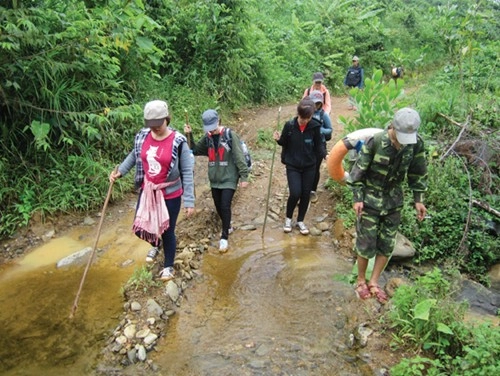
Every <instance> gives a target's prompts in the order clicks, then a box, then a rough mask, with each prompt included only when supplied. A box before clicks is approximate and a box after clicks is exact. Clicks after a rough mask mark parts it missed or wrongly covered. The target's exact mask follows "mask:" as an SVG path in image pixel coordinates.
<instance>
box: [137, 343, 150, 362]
mask: <svg viewBox="0 0 500 376" xmlns="http://www.w3.org/2000/svg"><path fill="white" fill-rule="evenodd" d="M135 348H136V349H137V359H138V360H139V361H141V362H144V361H145V360H146V358H147V354H146V349H145V348H144V346H143V345H136V346H135Z"/></svg>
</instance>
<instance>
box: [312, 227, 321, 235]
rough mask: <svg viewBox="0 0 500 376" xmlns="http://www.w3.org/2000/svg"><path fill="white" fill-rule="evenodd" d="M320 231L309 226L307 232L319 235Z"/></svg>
mask: <svg viewBox="0 0 500 376" xmlns="http://www.w3.org/2000/svg"><path fill="white" fill-rule="evenodd" d="M322 233H323V231H321V230H320V229H318V228H316V227H314V226H313V227H310V228H309V234H310V235H312V236H321V234H322Z"/></svg>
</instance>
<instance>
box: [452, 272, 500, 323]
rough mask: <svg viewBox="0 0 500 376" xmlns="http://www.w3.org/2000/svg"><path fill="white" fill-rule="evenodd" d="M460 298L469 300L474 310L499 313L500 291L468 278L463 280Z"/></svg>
mask: <svg viewBox="0 0 500 376" xmlns="http://www.w3.org/2000/svg"><path fill="white" fill-rule="evenodd" d="M458 300H459V301H467V302H469V306H470V307H471V308H472V309H473V310H475V311H479V312H481V313H486V314H489V315H497V314H498V310H499V309H500V293H498V292H495V291H490V290H488V289H487V288H486V287H484V286H483V285H481V284H480V283H477V282H474V281H470V280H468V279H465V280H463V281H462V290H461V291H460V293H459V294H458Z"/></svg>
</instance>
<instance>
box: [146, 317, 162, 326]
mask: <svg viewBox="0 0 500 376" xmlns="http://www.w3.org/2000/svg"><path fill="white" fill-rule="evenodd" d="M160 316H161V315H160ZM146 322H147V323H148V325H154V324H155V322H156V319H155V318H154V317H148V319H147V320H146Z"/></svg>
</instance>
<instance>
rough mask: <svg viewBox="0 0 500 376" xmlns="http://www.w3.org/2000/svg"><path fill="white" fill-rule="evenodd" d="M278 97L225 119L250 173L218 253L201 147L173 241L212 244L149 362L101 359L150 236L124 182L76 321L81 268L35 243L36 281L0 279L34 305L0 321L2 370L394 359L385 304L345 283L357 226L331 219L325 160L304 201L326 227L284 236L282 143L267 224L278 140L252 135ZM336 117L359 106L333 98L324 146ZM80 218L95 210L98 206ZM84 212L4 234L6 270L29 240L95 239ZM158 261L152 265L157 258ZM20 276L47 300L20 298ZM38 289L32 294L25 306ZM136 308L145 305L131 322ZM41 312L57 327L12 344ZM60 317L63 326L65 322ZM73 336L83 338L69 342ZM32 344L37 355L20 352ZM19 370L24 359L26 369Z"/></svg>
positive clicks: (344, 363)
mask: <svg viewBox="0 0 500 376" xmlns="http://www.w3.org/2000/svg"><path fill="white" fill-rule="evenodd" d="M278 109H279V107H277V106H276V107H272V108H255V109H247V110H245V111H241V112H240V113H238V114H235V119H237V120H236V121H234V122H233V123H231V124H228V125H229V126H230V127H231V128H232V129H234V130H235V131H236V132H238V134H239V135H240V136H241V138H243V139H244V140H245V141H246V142H247V144H248V145H249V147H250V149H251V153H252V157H253V161H254V163H253V166H254V167H253V176H252V179H251V184H250V185H249V186H248V187H247V188H245V189H241V190H238V191H237V193H236V195H235V198H234V201H233V225H234V226H235V228H236V231H235V232H234V233H233V234H231V236H230V240H229V241H230V248H229V251H228V252H227V253H225V254H219V253H218V251H217V242H218V239H219V234H220V224H219V221H218V218H217V216H216V214H215V210H214V208H213V202H212V199H211V195H210V190H209V185H208V179H207V173H206V172H207V171H206V159H205V158H203V157H200V158H197V159H196V167H195V180H196V195H197V201H196V209H197V213H196V215H195V216H194V217H193V218H189V219H183V218H180V221H179V223H178V228H177V230H178V231H177V232H178V242H179V243H181V244H198V243H199V242H200V241H203V244H205V245H206V251H205V252H204V253H203V254H202V255H201V256H200V260H199V263H200V265H199V268H198V269H197V271H196V273H195V275H196V276H195V278H192V279H189V280H186V279H183V280H182V285H183V292H182V299H181V301H182V304H181V303H180V302H179V303H178V304H177V305H176V306H175V307H174V311H175V314H174V315H173V316H172V317H171V318H170V319H169V320H168V322H167V324H166V325H165V326H164V327H162V329H161V333H160V335H159V339H158V342H157V343H156V345H155V346H154V350H153V351H150V352H149V353H148V358H147V361H145V362H137V363H135V364H132V365H127V366H123V361H122V362H120V361H118V362H117V363H116V364H113V363H112V362H113V361H115V362H116V359H120V358H119V357H118V356H114V355H113V354H111V355H113V356H110V357H107V358H106V360H103V351H102V349H103V348H104V347H105V346H106V344H108V343H109V342H110V340H111V341H112V340H113V338H112V336H111V337H110V333H112V332H113V328H114V327H116V325H117V323H118V322H120V321H123V320H125V319H124V316H123V313H120V312H121V311H122V306H121V305H123V304H124V302H123V301H122V302H120V298H119V296H118V293H117V292H118V290H119V289H120V287H121V286H123V284H124V283H125V282H126V281H127V279H128V278H130V276H131V275H132V273H133V271H134V268H137V267H139V266H141V265H143V264H144V257H145V253H146V252H147V250H148V245H147V244H146V243H145V242H141V241H139V240H137V239H136V238H135V237H134V236H133V235H132V234H131V233H130V223H131V221H132V217H133V208H134V205H135V200H136V197H135V195H133V194H130V195H129V196H127V198H126V199H125V200H123V201H120V202H111V203H110V206H109V208H108V211H107V215H106V220H105V221H104V224H103V230H102V235H101V240H100V252H99V256H98V260H97V262H96V263H95V266H93V267H92V269H91V273H90V274H89V276H88V279H89V281H88V282H87V283H88V286H86V289H90V291H87V292H86V293H84V295H83V296H82V301H81V303H80V308H79V311H78V313H77V315H78V317H79V320H78V322H77V323H76V324H75V323H74V324H72V325H69V324H67V323H66V318H67V313H68V312H69V308H70V307H71V303H72V301H73V300H72V299H73V298H74V293H75V291H76V287H75V286H77V283H78V281H79V277H80V276H81V271H82V269H81V268H76V269H72V271H64V272H58V271H54V270H53V264H51V265H49V264H50V263H49V262H47V256H46V254H42V256H41V257H40V258H42V259H43V260H44V262H41V261H40V260H38V263H39V264H40V263H42V264H43V265H42V269H40V268H38V269H36V271H34V269H29V273H31V276H32V277H33V283H30V282H28V283H27V284H25V286H24V287H23V279H24V280H26V276H17V277H10V279H11V280H12V281H15V284H13V283H12V282H6V283H5V284H4V286H6V287H5V291H7V292H6V293H5V294H4V295H2V291H3V290H2V288H0V301H2V304H3V306H4V304H11V305H12V306H15V305H16V304H15V300H14V298H13V296H19V297H20V301H22V302H23V304H25V310H28V311H29V314H28V315H27V316H28V317H29V318H28V317H27V318H26V319H25V318H24V316H23V314H22V311H23V309H21V308H20V307H16V310H15V312H18V313H19V316H18V318H17V319H15V320H14V319H12V318H11V317H10V316H8V317H9V319H8V320H7V319H6V320H7V321H8V322H9V325H10V324H11V323H12V325H13V326H12V327H10V326H7V327H6V328H4V329H3V333H2V334H5V337H7V338H8V337H9V335H10V336H11V337H12V338H9V340H8V341H7V342H5V340H4V342H5V343H3V344H4V345H6V346H12V347H13V352H12V353H11V354H0V355H1V356H0V357H6V356H9V355H10V356H11V359H9V361H8V362H7V361H6V362H5V364H7V366H6V368H5V369H9V373H6V374H12V375H15V374H26V375H28V374H61V373H60V372H70V373H71V374H90V373H95V374H99V375H139V374H143V375H176V376H183V375H185V376H193V375H372V374H374V372H376V370H381V369H386V368H387V367H389V366H390V365H391V364H393V363H394V362H396V361H397V357H395V356H394V354H393V353H391V352H390V349H389V343H388V341H389V338H386V337H385V336H384V334H383V333H382V332H381V328H380V325H379V324H378V318H379V317H380V311H381V307H380V306H379V305H378V304H377V303H375V302H374V301H365V302H361V301H359V300H357V299H356V296H355V294H354V291H353V288H352V286H350V285H349V284H348V283H346V282H345V280H346V278H345V277H346V276H347V275H348V274H349V273H350V271H351V268H352V262H353V254H352V244H353V232H354V231H353V229H345V228H344V227H343V225H342V223H341V222H340V221H338V220H337V216H336V213H335V197H333V195H332V194H331V193H330V192H329V191H327V190H325V189H324V188H323V183H324V181H325V180H326V178H327V172H326V167H325V166H324V167H323V169H322V173H321V174H322V175H321V179H320V185H319V189H318V192H319V194H318V196H319V200H318V201H317V202H316V203H314V204H311V206H310V209H309V211H308V213H307V215H306V219H305V222H306V224H308V226H309V227H320V224H321V225H322V226H323V230H321V231H319V233H318V235H317V236H312V235H311V236H302V235H300V233H299V232H298V230H294V231H293V232H292V233H291V234H284V233H283V231H282V224H283V223H282V222H283V220H284V206H285V201H286V197H287V191H286V189H287V183H286V176H285V170H284V167H283V165H282V164H281V163H280V161H279V150H278V151H277V152H276V155H275V163H274V169H273V173H272V179H271V195H270V200H269V212H270V213H271V214H272V215H271V216H270V218H269V219H268V220H267V224H266V231H265V232H263V231H262V223H263V218H264V212H265V207H266V199H267V190H268V186H269V181H270V179H269V177H270V173H271V158H272V156H273V151H272V150H265V149H259V148H258V146H257V137H258V130H259V129H265V128H275V127H276V124H277V120H278ZM295 110H296V104H295V103H294V104H286V105H282V106H281V112H280V115H279V116H280V120H281V121H280V123H281V124H284V122H285V121H286V120H288V119H289V118H291V117H292V116H294V114H295ZM339 115H344V116H352V115H354V113H353V112H352V111H349V110H348V106H347V101H346V98H344V97H341V98H332V123H333V127H334V136H333V137H332V141H330V143H329V146H328V147H329V148H331V147H332V146H333V144H334V142H336V140H337V139H338V138H339V137H340V134H341V129H340V126H339V124H338V122H337V118H338V116H339ZM295 214H296V213H295ZM86 216H87V217H89V216H90V217H92V218H94V221H95V219H96V213H88V214H87V215H86ZM84 217H85V216H75V217H70V218H68V217H65V218H59V219H53V220H52V221H49V222H45V223H41V222H38V224H36V223H37V222H35V224H36V225H34V226H32V227H31V228H30V229H29V230H27V232H26V233H25V234H26V236H20V237H19V238H18V239H16V240H14V241H12V242H10V243H9V244H5V245H4V250H5V251H6V253H9V255H10V257H9V258H11V259H12V261H11V262H8V263H4V265H2V266H1V267H0V277H2V273H3V274H4V276H5V274H8V273H11V272H12V270H15V268H17V267H18V265H17V264H19V265H22V264H23V261H21V262H20V259H21V257H19V255H24V254H27V255H28V256H29V253H30V251H29V250H31V249H33V246H34V245H40V244H41V245H42V248H46V249H45V251H47V252H49V253H54V252H56V251H55V248H57V247H56V245H58V246H59V247H61V248H63V249H65V250H67V249H68V248H72V247H73V245H74V248H76V247H77V246H78V244H83V243H90V244H91V243H92V239H93V237H94V236H95V227H96V226H97V224H95V225H88V224H87V225H82V222H83V221H84ZM58 240H60V241H61V244H58V243H57V241H58ZM73 243H78V244H73ZM36 252H37V251H36V250H35V252H34V254H36ZM16 255H17V256H16ZM26 258H27V257H24V259H26ZM50 261H51V262H52V260H50ZM12 265H14V267H13V268H11V266H12ZM37 266H40V265H37ZM159 267H160V265H159V264H156V265H155V266H154V267H153V268H159ZM11 274H12V273H11ZM59 278H60V279H61V280H59ZM3 280H6V279H5V278H4V279H3ZM53 280H57V281H58V282H53ZM0 282H2V278H0ZM51 283H54V286H55V287H52V285H51ZM14 285H15V286H17V287H16V288H14V289H13V286H14ZM26 286H28V288H29V289H31V290H33V291H36V294H37V296H40V297H41V299H40V300H36V299H35V300H34V299H33V298H30V297H29V296H28V297H22V298H21V296H24V295H23V294H24V292H25V290H26ZM43 286H45V289H44V288H43ZM47 286H48V288H47ZM72 287H75V288H72ZM50 290H54V292H55V293H56V296H55V297H53V298H51V299H49V298H48V297H45V294H50V293H51V291H50ZM97 292H99V293H97ZM89 296H90V297H89ZM149 298H155V299H156V300H157V301H158V302H160V303H161V302H166V298H165V292H164V287H158V288H156V289H153V290H152V289H148V290H146V291H135V292H134V293H133V294H131V295H129V299H132V300H137V301H141V302H144V301H146V300H147V299H149ZM33 301H35V306H30V305H29V304H30V302H31V303H33ZM44 302H50V305H51V309H50V311H49V310H47V312H50V313H47V312H45V313H43V312H42V317H38V316H37V314H36V312H38V311H40V307H44V306H45V303H44ZM5 307H8V306H7V305H5ZM4 312H5V311H4ZM47 316H49V317H47ZM2 319H3V317H2ZM141 319H145V317H142V318H141V317H135V318H134V319H133V320H137V321H139V320H141ZM25 320H26V321H27V323H24V321H25ZM41 320H43V322H44V324H43V326H44V328H46V327H51V328H52V329H53V330H50V331H45V329H44V328H38V329H37V331H38V332H37V334H36V335H34V337H36V338H38V337H40V341H41V342H37V340H33V341H32V342H30V343H29V346H28V347H24V348H21V349H19V350H18V351H19V353H17V352H16V351H17V350H16V349H15V347H16V336H14V335H12V334H13V333H16V331H17V330H19V331H22V332H23V333H22V334H19V335H20V336H22V338H30V341H31V339H32V338H33V335H32V334H31V333H30V331H31V326H33V323H35V322H38V321H41ZM127 320H130V316H129V318H128V319H127ZM20 327H21V329H22V330H21V329H19V328H20ZM361 327H363V328H369V332H370V333H371V334H370V337H369V338H370V340H369V341H368V343H367V344H366V346H365V344H364V346H359V343H357V342H356V341H357V340H356V339H353V336H354V335H356V336H357V335H358V334H359V333H358V329H359V328H361ZM62 329H64V330H65V331H67V332H66V334H64V335H62V334H61V331H62ZM353 333H354V334H353ZM61 335H62V336H61ZM2 337H3V336H2ZM76 337H81V338H80V339H79V340H78V341H75V342H73V343H72V338H76ZM358 340H359V339H358ZM47 344H49V346H47ZM56 345H57V346H56ZM59 347H61V348H59ZM55 350H57V351H55ZM61 352H62V353H63V354H62V355H61V356H60V357H59V356H58V353H61ZM27 353H28V354H29V353H32V354H30V355H29V356H27V355H26V354H27ZM108 355H109V354H108ZM48 359H50V360H48ZM121 359H122V360H123V357H122V358H121ZM96 364H98V365H96ZM103 364H104V365H103ZM0 365H2V363H0ZM28 366H29V367H28ZM21 369H24V370H26V369H29V370H31V371H24V372H25V373H22V371H20V370H21ZM20 372H21V373H20Z"/></svg>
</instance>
